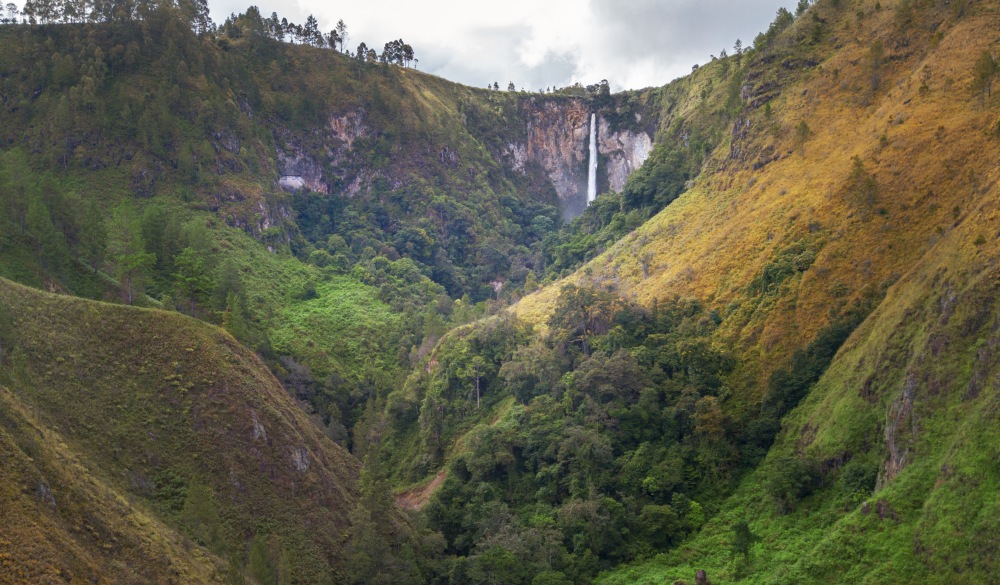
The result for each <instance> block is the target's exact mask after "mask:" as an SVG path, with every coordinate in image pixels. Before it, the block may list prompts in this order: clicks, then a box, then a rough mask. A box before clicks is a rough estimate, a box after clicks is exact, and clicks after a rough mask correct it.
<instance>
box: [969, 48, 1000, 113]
mask: <svg viewBox="0 0 1000 585" xmlns="http://www.w3.org/2000/svg"><path fill="white" fill-rule="evenodd" d="M997 74H1000V64H998V63H997V61H996V59H994V58H993V54H992V53H990V52H989V51H983V52H982V54H980V55H979V59H977V60H976V64H975V66H974V67H973V69H972V75H973V78H972V89H973V90H975V91H978V92H979V94H980V98H981V101H982V104H983V105H984V106H985V105H986V99H987V98H989V97H992V94H993V79H994V78H995V77H996V76H997Z"/></svg>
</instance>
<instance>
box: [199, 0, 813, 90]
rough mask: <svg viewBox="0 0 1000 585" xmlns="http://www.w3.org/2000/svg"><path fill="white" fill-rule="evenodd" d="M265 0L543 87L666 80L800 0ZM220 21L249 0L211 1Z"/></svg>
mask: <svg viewBox="0 0 1000 585" xmlns="http://www.w3.org/2000/svg"><path fill="white" fill-rule="evenodd" d="M269 2H270V4H268V3H260V4H258V6H259V7H260V10H261V12H262V13H263V14H265V15H266V14H270V13H271V12H272V11H276V12H278V14H279V15H280V16H284V17H287V18H288V19H289V20H292V21H294V22H302V21H304V20H305V17H306V16H307V15H308V14H310V13H311V14H314V15H315V16H316V18H317V19H318V20H319V22H320V26H321V28H322V30H330V29H332V28H333V27H334V25H335V24H336V22H337V20H339V19H343V20H344V22H346V23H347V25H348V29H349V34H350V39H349V46H350V49H351V50H352V51H353V50H354V48H355V47H357V45H358V43H359V42H361V41H364V42H365V43H367V44H368V45H369V46H370V47H373V48H375V49H376V50H381V47H382V45H383V44H384V43H385V42H386V41H389V40H393V39H398V38H402V39H404V40H405V41H406V42H407V43H409V44H410V45H412V46H413V48H414V50H415V51H416V53H417V57H418V58H419V59H420V64H419V66H420V69H422V70H424V71H428V72H430V73H434V74H436V75H440V76H442V77H445V78H448V79H451V80H453V81H457V82H460V83H466V84H468V85H473V86H480V87H481V86H483V85H485V84H487V83H492V82H494V81H497V82H499V83H500V84H501V85H503V86H506V85H507V82H508V81H513V82H514V83H515V84H516V85H517V87H524V88H525V89H540V88H543V87H549V86H565V85H569V84H572V83H573V82H577V81H579V82H581V83H584V84H587V83H595V82H597V81H599V80H601V79H608V80H609V81H611V83H612V85H613V86H614V87H615V88H616V89H623V88H639V87H647V86H656V85H663V84H665V83H667V82H669V81H670V80H672V79H674V78H676V77H678V76H680V75H683V74H685V73H687V72H689V71H690V70H691V65H693V64H695V63H704V62H705V61H707V60H708V59H709V55H711V54H718V52H719V51H720V50H721V49H724V48H725V49H727V50H729V49H730V48H731V47H732V45H733V42H734V41H735V40H736V39H737V38H741V39H742V40H743V42H744V44H749V43H750V42H752V40H753V37H754V36H755V35H756V34H757V33H758V32H761V31H762V30H764V29H765V28H767V25H768V24H769V23H770V21H771V20H772V19H773V18H774V14H775V12H776V11H777V9H778V7H779V6H783V5H788V4H794V0H784V1H781V0H729V1H727V0H624V1H623V0H504V1H503V2H468V1H460V0H425V1H422V2H416V1H412V0H411V1H408V2H406V1H401V0H374V1H367V2H360V1H358V2H345V3H335V4H334V3H328V2H322V1H320V0H295V2H294V3H287V4H280V3H278V2H275V1H274V0H269ZM210 6H211V7H212V10H213V15H214V17H215V18H216V19H217V20H219V21H221V20H224V19H225V16H227V15H228V14H230V13H231V12H242V11H243V10H245V9H246V6H245V5H243V4H242V2H240V0H215V1H211V0H210Z"/></svg>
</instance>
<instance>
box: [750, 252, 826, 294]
mask: <svg viewBox="0 0 1000 585" xmlns="http://www.w3.org/2000/svg"><path fill="white" fill-rule="evenodd" d="M815 261H816V251H815V250H813V249H811V248H809V247H808V246H807V245H806V244H805V243H803V242H796V243H795V244H792V245H791V246H789V247H787V248H785V249H784V250H782V251H781V252H779V253H777V254H775V255H774V257H773V258H772V259H771V261H770V262H768V263H767V265H766V266H764V269H763V270H761V272H760V274H758V275H757V276H756V277H754V279H753V280H752V281H750V284H749V285H748V287H747V288H748V289H749V291H750V292H753V293H756V294H765V293H769V292H776V291H777V289H778V287H779V286H781V284H782V283H783V282H785V281H786V280H788V279H789V278H791V277H792V276H794V275H796V274H798V273H801V272H805V271H806V270H808V269H809V267H810V266H812V264H813V262H815Z"/></svg>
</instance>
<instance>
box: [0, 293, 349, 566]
mask: <svg viewBox="0 0 1000 585" xmlns="http://www.w3.org/2000/svg"><path fill="white" fill-rule="evenodd" d="M0 299H2V307H3V310H4V314H5V319H6V322H5V330H4V354H5V365H4V368H3V384H4V386H5V387H6V389H5V391H4V404H5V407H4V411H5V413H6V414H5V420H6V422H5V425H4V427H5V446H6V447H7V448H8V450H11V449H13V453H14V454H15V455H18V452H19V451H20V453H21V454H22V455H21V456H20V460H21V461H22V466H19V467H14V468H12V469H11V473H12V474H13V475H11V476H8V477H5V481H4V486H5V489H8V490H10V489H12V488H13V486H20V487H18V488H15V490H14V491H13V492H12V493H11V495H18V494H19V492H21V493H22V494H24V493H26V494H33V493H34V494H37V495H36V499H37V502H35V504H34V509H35V510H37V511H38V512H42V511H45V510H46V509H48V511H47V512H46V513H44V514H42V515H41V516H40V517H39V518H38V519H37V520H36V521H28V522H25V523H24V524H20V523H19V522H18V516H16V515H15V516H14V517H13V518H8V519H7V520H8V521H9V522H10V523H11V525H20V526H23V527H25V528H27V529H29V530H30V527H31V526H36V527H37V528H36V530H38V533H36V538H39V539H40V542H42V543H46V542H47V543H49V544H50V546H52V547H54V546H56V543H59V542H60V541H62V542H68V543H70V544H73V545H74V546H76V547H78V548H79V549H80V550H81V552H80V553H79V557H78V558H80V559H83V560H81V561H80V563H83V565H82V566H84V567H87V562H92V563H94V566H93V567H92V568H90V569H89V570H90V571H92V572H94V574H100V573H101V571H102V569H101V567H102V566H105V567H107V566H109V565H108V564H109V563H123V564H124V565H125V567H123V568H121V569H120V570H121V571H127V570H128V569H127V567H128V563H127V562H126V561H127V559H128V558H129V555H130V554H138V550H141V549H136V546H137V545H136V543H137V542H139V543H141V542H144V538H145V537H143V534H144V533H145V532H147V531H150V532H151V533H152V535H153V536H156V535H157V534H162V536H159V537H156V538H155V539H154V540H152V541H151V544H150V545H149V546H154V547H155V549H154V550H155V551H156V553H157V555H156V556H159V557H160V558H161V559H164V560H163V561H161V562H160V563H159V564H158V565H151V566H150V567H149V568H148V571H149V572H147V573H144V574H140V575H138V576H137V578H144V579H145V580H147V581H149V582H160V581H161V580H162V579H167V578H168V577H167V575H168V574H169V573H168V572H165V571H169V570H170V569H169V566H170V565H171V563H172V562H177V561H176V559H177V558H178V557H181V558H186V559H188V561H187V563H191V564H192V567H191V568H189V569H187V570H188V572H190V573H191V577H190V578H191V579H197V578H199V577H198V575H199V574H201V578H206V577H207V576H209V575H210V574H211V573H210V572H209V570H210V569H211V568H212V565H213V563H215V564H216V565H217V564H218V561H212V560H211V559H212V558H213V557H212V556H211V555H209V556H205V555H202V557H199V556H198V554H197V553H195V554H194V555H193V556H192V552H191V551H190V550H187V549H186V548H185V550H184V551H183V555H182V554H181V553H179V552H178V550H177V547H178V546H179V545H178V541H180V540H181V539H180V538H178V537H177V536H176V532H172V531H180V532H181V533H183V534H184V535H185V539H184V540H185V541H187V539H191V540H194V541H195V542H197V543H199V544H201V545H204V546H206V547H207V548H208V549H209V550H210V551H212V552H213V553H214V554H215V555H218V556H219V557H221V558H223V559H225V560H226V561H227V562H229V563H231V564H232V565H233V566H234V567H236V568H237V569H239V568H241V567H243V566H245V564H246V563H248V562H250V564H251V565H253V564H254V563H257V564H258V567H257V568H259V565H260V564H261V563H263V566H271V567H273V569H272V570H275V571H279V572H282V573H286V574H288V575H290V577H291V579H292V581H294V582H330V580H331V579H332V576H333V574H334V571H335V569H336V567H337V566H338V563H339V561H338V558H339V551H340V548H341V545H342V536H343V534H344V533H345V531H346V530H347V528H348V521H347V514H348V511H349V510H350V508H351V507H352V505H353V503H354V501H355V498H356V495H355V494H356V487H355V482H356V479H357V474H358V465H357V463H356V462H355V460H354V459H353V458H351V457H350V455H349V454H348V453H347V452H346V451H344V450H343V449H342V448H340V447H338V446H336V445H334V444H333V443H332V442H331V441H330V440H329V439H327V438H326V437H324V436H323V435H322V433H321V432H320V431H319V429H318V428H317V427H315V426H314V425H313V424H312V423H311V422H310V421H309V419H308V418H307V417H306V415H305V414H304V413H303V412H302V411H301V410H300V409H299V407H297V406H296V405H295V404H294V403H293V401H292V400H291V398H290V397H289V396H288V394H287V393H286V392H285V391H284V389H283V388H281V386H280V385H279V384H278V383H277V381H276V380H275V379H274V377H273V376H272V375H271V374H270V372H268V371H267V369H266V368H265V367H264V366H263V364H261V363H260V361H259V360H258V359H257V358H256V356H254V355H253V354H252V353H251V352H249V351H248V350H247V349H245V348H244V347H242V346H240V345H239V344H238V343H237V342H236V341H235V340H234V339H232V338H231V337H230V336H228V335H227V334H226V333H224V332H222V331H220V330H219V329H216V328H214V327H212V326H209V325H206V324H203V323H201V322H198V321H195V320H193V319H190V318H188V317H184V316H181V315H178V314H176V313H167V312H162V311H156V310H148V309H135V308H131V307H124V306H117V305H107V304H101V303H95V302H91V301H83V300H78V299H73V298H70V297H65V296H53V295H49V294H45V293H40V292H37V291H33V290H31V289H27V288H24V287H22V286H19V285H15V284H12V283H10V282H8V281H3V282H2V283H0ZM8 423H9V424H8ZM36 433H37V434H38V437H34V435H35V434H36ZM63 441H65V443H64V442H63ZM35 449H37V451H38V453H39V457H38V462H37V463H35V464H33V465H32V464H31V460H32V459H34V455H30V458H29V456H28V454H31V453H33V452H34V451H35ZM15 460H17V459H15ZM26 482H27V483H26ZM9 493H10V492H9ZM126 498H127V499H128V500H131V499H133V498H134V499H136V500H138V508H137V510H136V511H134V512H132V513H130V514H126V515H125V516H124V517H123V518H120V519H118V518H116V516H115V515H114V514H111V513H110V511H111V510H122V509H128V507H129V505H128V504H126V503H125V502H126ZM19 499H20V502H21V504H20V506H18V507H11V508H10V509H11V510H12V511H13V512H14V513H15V514H18V513H19V512H20V511H21V510H31V507H30V506H29V507H27V508H25V507H24V506H25V505H26V503H25V501H24V500H26V499H28V498H26V497H25V495H19ZM15 501H18V500H17V499H15ZM101 503H107V504H109V505H110V506H111V507H110V508H108V512H105V511H102V510H101V509H98V508H96V507H93V508H92V507H91V506H96V505H99V504H101ZM5 509H8V507H7V506H5ZM38 512H36V513H38ZM20 513H24V512H20ZM29 513H30V512H29ZM149 516H155V517H156V518H159V519H160V520H157V521H153V520H151V519H149V518H148V517H149ZM21 518H22V519H23V518H24V517H23V516H21ZM90 518H92V520H91V519H90ZM161 522H165V523H166V524H167V525H169V526H170V529H166V528H164V527H163V524H161ZM149 526H152V527H153V529H150V528H149ZM157 526H159V529H156V527H157ZM46 534H48V535H49V536H48V537H45V535H46ZM171 534H173V536H171ZM118 541H122V544H120V545H119V544H116V543H117V542H118ZM32 543H33V541H32V539H20V538H18V539H10V542H8V543H7V544H6V546H7V547H8V548H10V547H13V550H14V553H12V554H14V557H16V558H22V559H23V558H24V556H25V555H33V554H34V553H32V552H31V551H32V549H31V548H30V547H31V546H33V545H32ZM190 546H191V545H190V541H188V544H187V545H186V547H190ZM40 548H41V550H44V547H40ZM129 550H131V551H132V553H130V552H129ZM57 553H58V551H53V550H51V549H50V552H49V557H50V558H53V559H58V558H61V556H60V555H58V554H57ZM199 558H204V559H205V560H199ZM88 559H89V561H88ZM255 559H256V560H255ZM53 562H55V561H53ZM66 562H67V563H70V561H69V560H67V561H66ZM70 564H72V563H70ZM56 566H57V567H58V566H59V565H58V564H56ZM114 566H117V565H114ZM181 566H182V567H184V566H186V564H185V563H181ZM250 569H251V570H254V569H255V567H254V566H251V567H250ZM83 572H84V573H85V572H86V570H83ZM112 574H113V573H112ZM27 578H28V579H29V580H30V579H31V578H33V577H31V576H29V577H27ZM176 578H177V579H179V580H181V581H186V580H187V578H186V577H176ZM113 580H114V579H113Z"/></svg>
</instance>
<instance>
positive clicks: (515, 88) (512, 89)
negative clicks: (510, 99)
mask: <svg viewBox="0 0 1000 585" xmlns="http://www.w3.org/2000/svg"><path fill="white" fill-rule="evenodd" d="M507 91H517V87H515V86H514V82H513V81H511V82H510V83H508V84H507Z"/></svg>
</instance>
